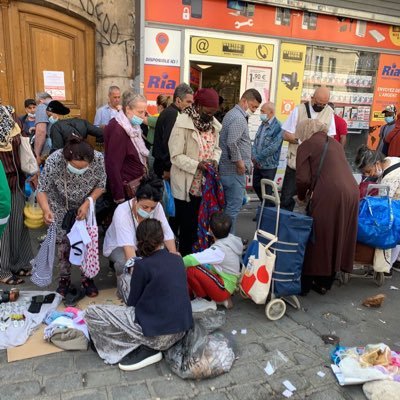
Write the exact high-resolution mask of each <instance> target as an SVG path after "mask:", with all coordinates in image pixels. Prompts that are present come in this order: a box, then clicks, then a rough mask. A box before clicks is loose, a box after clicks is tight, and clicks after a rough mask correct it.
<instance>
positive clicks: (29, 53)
mask: <svg viewBox="0 0 400 400" xmlns="http://www.w3.org/2000/svg"><path fill="white" fill-rule="evenodd" d="M8 15H9V22H10V23H9V29H10V35H9V39H10V48H11V49H12V51H11V54H10V58H11V65H12V68H11V71H13V72H12V75H11V77H12V83H13V84H12V86H13V87H12V95H13V96H14V104H15V108H16V109H17V111H22V110H23V102H24V99H26V98H29V97H32V98H33V97H34V96H35V93H36V92H38V91H43V90H44V89H45V82H44V71H56V74H55V75H60V73H61V72H63V74H64V87H65V99H60V101H62V102H63V103H64V104H65V105H67V106H68V107H69V108H70V109H71V116H72V115H74V116H80V117H82V118H87V119H89V120H93V117H94V112H95V106H96V104H95V100H96V90H95V54H94V34H95V32H94V27H93V26H91V25H90V24H89V23H85V22H83V21H81V20H80V19H77V18H74V17H71V16H68V15H65V14H63V13H61V12H58V11H55V10H53V9H49V8H45V7H41V6H38V5H36V4H29V3H23V2H18V1H16V2H13V1H12V2H11V4H10V6H9V11H8ZM61 89H62V87H61ZM59 95H61V96H62V95H63V92H62V90H61V92H59ZM10 97H11V96H10Z"/></svg>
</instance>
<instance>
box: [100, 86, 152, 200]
mask: <svg viewBox="0 0 400 400" xmlns="http://www.w3.org/2000/svg"><path fill="white" fill-rule="evenodd" d="M146 108H147V100H146V98H145V97H144V96H142V95H140V94H135V93H134V92H132V91H131V90H127V91H125V92H124V93H123V94H122V110H121V111H120V112H118V115H117V116H116V117H115V118H113V119H111V121H110V122H109V124H108V125H107V126H106V127H105V128H104V145H105V166H106V172H107V177H108V185H109V189H110V191H111V195H112V198H113V200H114V202H115V203H117V204H119V203H122V202H124V201H125V200H126V199H128V198H132V197H133V196H134V193H132V190H133V191H134V188H135V185H136V184H135V182H137V184H138V183H139V182H140V178H141V177H142V176H143V175H144V174H145V172H146V170H147V157H148V155H149V151H148V150H147V148H146V146H145V142H144V140H143V137H142V130H141V129H140V125H141V124H142V123H143V120H144V118H145V113H146Z"/></svg>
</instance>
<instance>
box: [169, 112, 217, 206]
mask: <svg viewBox="0 0 400 400" xmlns="http://www.w3.org/2000/svg"><path fill="white" fill-rule="evenodd" d="M213 126H214V130H215V133H216V146H215V149H214V156H213V160H215V161H217V162H219V159H220V157H221V149H220V148H219V131H220V130H221V124H220V123H219V122H218V121H217V120H216V119H215V118H214V122H213ZM168 147H169V153H170V157H171V163H172V167H171V190H172V195H173V196H174V198H175V199H178V200H186V201H190V197H189V190H190V186H191V185H192V182H193V177H194V175H195V173H196V170H197V166H198V164H199V162H200V161H201V160H200V157H199V153H200V138H199V132H198V131H197V130H196V129H195V127H194V125H193V121H192V119H191V118H190V117H189V116H188V115H187V114H179V115H178V118H177V119H176V123H175V125H174V127H173V129H172V132H171V136H170V138H169V142H168Z"/></svg>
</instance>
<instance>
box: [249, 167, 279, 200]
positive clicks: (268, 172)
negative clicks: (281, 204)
mask: <svg viewBox="0 0 400 400" xmlns="http://www.w3.org/2000/svg"><path fill="white" fill-rule="evenodd" d="M276 170H277V168H271V169H261V168H257V167H254V170H253V189H254V191H255V192H256V194H257V196H258V198H259V199H260V201H262V196H261V179H269V180H270V181H273V180H274V179H275V175H276ZM266 194H272V188H271V186H267V187H266ZM267 203H268V204H270V203H271V202H267ZM271 206H272V207H273V203H271Z"/></svg>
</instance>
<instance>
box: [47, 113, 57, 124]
mask: <svg viewBox="0 0 400 400" xmlns="http://www.w3.org/2000/svg"><path fill="white" fill-rule="evenodd" d="M57 121H58V118H54V117H53V116H52V115H50V117H49V122H50V123H51V124H55V123H56V122H57Z"/></svg>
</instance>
